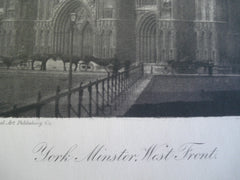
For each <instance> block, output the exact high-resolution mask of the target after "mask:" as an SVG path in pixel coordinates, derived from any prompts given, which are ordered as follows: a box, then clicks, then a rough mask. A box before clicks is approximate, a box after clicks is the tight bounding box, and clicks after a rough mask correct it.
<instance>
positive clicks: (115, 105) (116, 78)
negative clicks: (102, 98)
mask: <svg viewBox="0 0 240 180" xmlns="http://www.w3.org/2000/svg"><path fill="white" fill-rule="evenodd" d="M117 76H118V74H116V75H115V77H114V79H115V85H114V86H115V93H114V101H115V102H114V109H115V110H117V86H118V84H117V81H118V77H117Z"/></svg>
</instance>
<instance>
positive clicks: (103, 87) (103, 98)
mask: <svg viewBox="0 0 240 180" xmlns="http://www.w3.org/2000/svg"><path fill="white" fill-rule="evenodd" d="M104 101H105V80H103V81H102V111H104V110H105V103H104Z"/></svg>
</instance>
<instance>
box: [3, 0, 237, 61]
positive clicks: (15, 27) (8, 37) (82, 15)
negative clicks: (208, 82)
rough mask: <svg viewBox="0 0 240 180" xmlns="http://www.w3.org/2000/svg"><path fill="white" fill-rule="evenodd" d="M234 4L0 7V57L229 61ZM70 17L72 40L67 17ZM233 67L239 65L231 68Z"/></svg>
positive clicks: (106, 0) (25, 3)
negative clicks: (61, 55) (73, 14)
mask: <svg viewBox="0 0 240 180" xmlns="http://www.w3.org/2000/svg"><path fill="white" fill-rule="evenodd" d="M239 5H240V3H239V2H238V0H231V1H229V0H0V42H1V44H0V54H1V55H5V56H7V55H8V56H9V55H14V54H17V53H19V52H24V53H26V54H48V53H49V54H54V53H55V54H70V51H71V48H70V44H72V43H73V54H74V55H76V56H79V57H85V56H95V57H98V58H106V59H107V58H112V57H114V56H117V57H118V58H119V59H120V60H122V61H124V60H131V61H134V62H143V63H154V64H166V63H167V62H168V61H171V60H182V59H189V60H194V61H212V62H214V64H216V65H218V64H227V63H232V62H236V61H237V60H238V59H239V57H240V54H239V52H240V45H239V44H240V38H239V37H240V36H239V33H240V28H239V24H240V23H239V18H238V12H239V10H240V8H239V7H240V6H239ZM71 13H76V14H77V20H76V24H75V26H74V38H73V42H71V38H70V34H71V33H70V14H71ZM239 63H240V62H239Z"/></svg>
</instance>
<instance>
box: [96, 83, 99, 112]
mask: <svg viewBox="0 0 240 180" xmlns="http://www.w3.org/2000/svg"><path fill="white" fill-rule="evenodd" d="M98 83H99V81H98V79H97V81H96V115H97V116H98V115H99V109H98V104H99V96H98Z"/></svg>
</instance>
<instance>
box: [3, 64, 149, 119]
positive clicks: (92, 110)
mask: <svg viewBox="0 0 240 180" xmlns="http://www.w3.org/2000/svg"><path fill="white" fill-rule="evenodd" d="M143 75H144V66H143V64H141V65H138V66H136V67H132V68H130V69H129V70H126V71H123V72H119V73H117V74H116V75H114V74H112V75H110V74H108V76H107V77H106V78H103V79H99V80H96V81H94V82H89V83H86V84H83V83H81V82H80V83H79V86H78V87H74V88H72V89H71V91H70V92H69V91H68V90H63V91H61V89H60V87H57V88H56V92H55V95H53V96H50V97H46V98H42V94H41V93H40V92H39V94H38V97H37V101H36V102H34V103H31V104H28V105H25V106H22V107H17V106H14V107H13V109H12V110H9V111H7V112H3V113H0V117H37V118H39V117H56V118H64V117H109V116H111V115H112V111H113V110H117V108H118V106H119V102H120V103H121V100H123V98H124V97H126V96H125V95H126V93H127V92H128V90H129V89H130V88H131V87H132V86H133V85H134V84H135V83H136V82H137V81H138V80H139V79H141V78H142V77H143ZM69 96H70V98H71V104H70V106H69V105H68V97H69ZM69 112H70V114H69Z"/></svg>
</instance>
